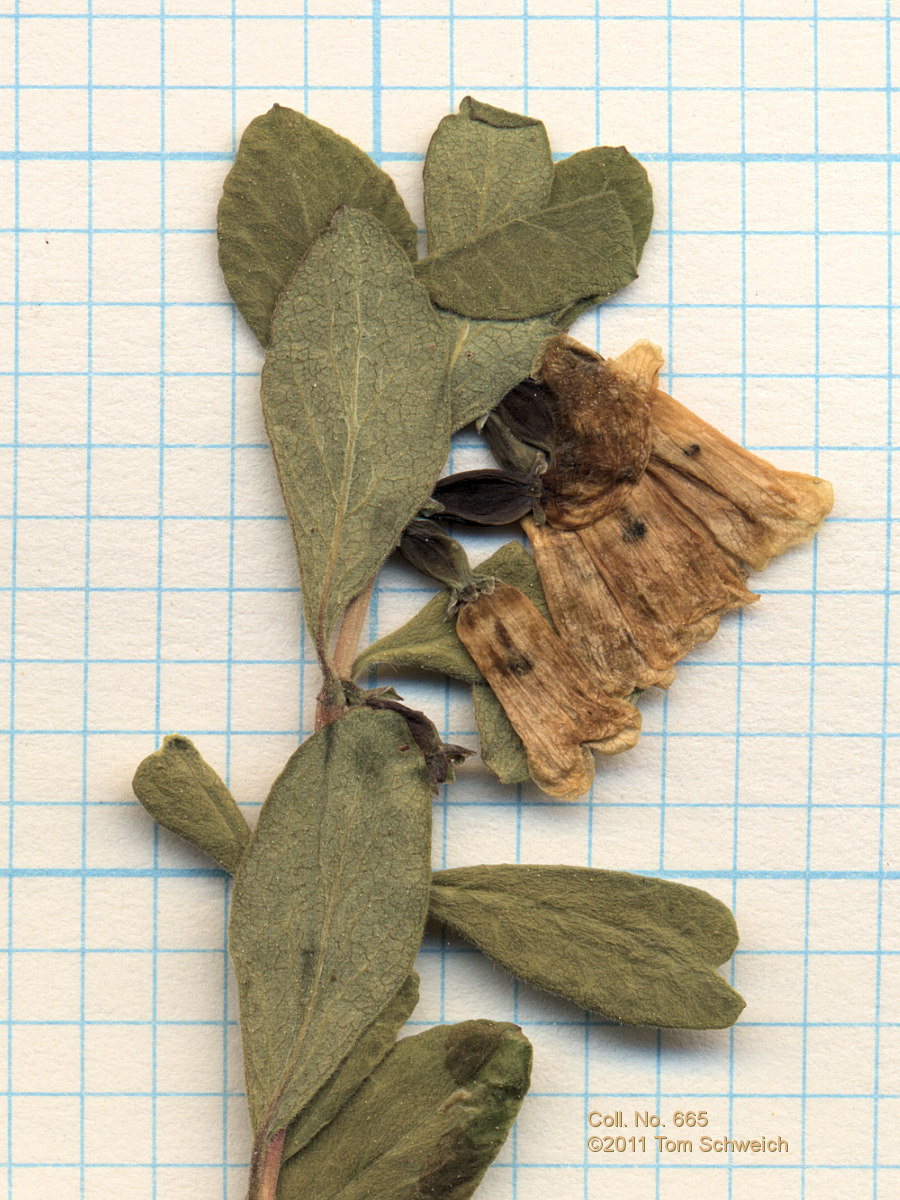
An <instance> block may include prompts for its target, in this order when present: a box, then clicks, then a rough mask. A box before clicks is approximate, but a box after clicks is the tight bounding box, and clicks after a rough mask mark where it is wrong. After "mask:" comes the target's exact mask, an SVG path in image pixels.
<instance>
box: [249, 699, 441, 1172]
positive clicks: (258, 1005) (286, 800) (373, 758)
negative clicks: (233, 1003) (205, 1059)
mask: <svg viewBox="0 0 900 1200" xmlns="http://www.w3.org/2000/svg"><path fill="white" fill-rule="evenodd" d="M430 840H431V787H430V784H429V781H428V777H427V774H426V771H425V765H424V761H423V759H422V755H421V754H420V753H419V751H418V750H417V749H416V747H415V745H413V744H412V739H411V738H410V736H409V730H408V729H407V726H406V722H405V721H404V720H403V718H402V717H400V716H399V715H398V714H397V713H392V712H376V711H374V710H373V709H368V708H354V709H351V710H350V711H349V712H347V713H346V714H345V715H344V716H342V717H341V718H340V719H339V720H337V721H334V722H333V723H332V724H330V725H327V726H326V727H325V728H324V729H322V730H320V731H319V732H318V733H315V734H313V736H312V737H311V738H310V739H309V740H308V741H306V742H304V743H303V745H302V746H301V747H300V748H299V750H297V751H296V753H295V754H294V755H293V756H292V757H291V758H290V759H289V761H288V763H287V766H286V767H285V769H284V770H283V771H282V773H281V775H279V777H278V778H277V779H276V780H275V783H274V784H273V785H272V790H271V792H270V793H269V797H268V799H267V800H266V803H265V805H264V806H263V808H262V811H261V813H260V817H259V823H258V825H257V827H256V832H255V834H254V837H253V841H252V842H251V843H250V848H249V849H248V851H247V853H246V854H245V855H244V858H243V861H242V862H241V867H240V870H239V871H238V874H237V877H236V879H235V884H234V901H233V903H232V908H231V926H230V945H231V955H232V958H233V960H234V965H235V970H236V972H237V980H238V990H239V993H240V1004H241V1028H242V1033H243V1041H244V1066H245V1074H246V1080H247V1099H248V1103H249V1105H250V1118H251V1122H252V1125H253V1129H254V1132H255V1134H256V1146H257V1151H259V1150H260V1149H261V1148H262V1147H264V1146H265V1145H266V1144H267V1143H268V1142H269V1141H271V1139H272V1137H273V1136H274V1135H275V1134H276V1133H277V1132H278V1131H279V1130H280V1129H282V1128H284V1126H286V1125H287V1124H288V1122H289V1121H291V1120H292V1119H293V1118H294V1117H295V1116H296V1115H297V1113H299V1112H300V1110H301V1109H302V1108H303V1106H304V1105H305V1104H307V1103H308V1101H309V1100H311V1099H312V1097H313V1096H314V1095H315V1094H316V1092H317V1091H318V1090H319V1088H321V1087H322V1085H323V1084H324V1083H325V1082H326V1080H328V1079H329V1078H330V1077H331V1076H332V1075H333V1074H334V1072H335V1071H336V1070H337V1068H338V1067H339V1066H340V1064H341V1062H342V1061H343V1060H344V1059H345V1058H346V1057H347V1055H348V1054H349V1053H350V1051H351V1050H352V1048H353V1046H354V1043H355V1042H356V1041H357V1039H358V1038H359V1036H360V1034H362V1032H363V1030H364V1029H365V1028H366V1026H368V1025H370V1024H371V1023H372V1021H373V1020H375V1018H376V1017H377V1016H378V1014H379V1013H380V1012H381V1011H382V1010H383V1009H384V1007H385V1005H386V1004H387V1003H388V1001H389V1000H390V999H391V998H392V997H393V996H394V995H395V994H396V992H397V989H398V988H399V987H400V985H401V984H402V983H403V981H404V980H405V979H406V977H407V975H408V974H409V972H410V968H411V967H412V963H413V959H414V958H415V955H416V951H417V950H418V947H419V941H420V939H421V936H422V928H423V925H424V921H425V912H426V908H427V905H428V883H429V855H430Z"/></svg>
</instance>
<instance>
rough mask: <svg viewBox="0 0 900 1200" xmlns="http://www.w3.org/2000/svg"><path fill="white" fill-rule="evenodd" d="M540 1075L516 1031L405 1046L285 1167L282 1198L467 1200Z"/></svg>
mask: <svg viewBox="0 0 900 1200" xmlns="http://www.w3.org/2000/svg"><path fill="white" fill-rule="evenodd" d="M530 1077H531V1044H530V1043H529V1041H528V1039H527V1038H526V1037H525V1036H524V1035H523V1033H522V1031H521V1029H519V1028H518V1026H516V1025H509V1024H505V1023H499V1022H494V1021H464V1022H462V1023H461V1024H459V1025H438V1026H437V1027H435V1028H434V1029H428V1030H426V1031H425V1032H424V1033H419V1034H416V1035H415V1036H414V1037H409V1038H404V1040H403V1041H401V1042H398V1043H397V1045H396V1046H395V1047H394V1049H393V1050H392V1051H391V1052H390V1054H389V1055H388V1056H387V1058H385V1059H384V1061H383V1062H382V1063H381V1064H380V1066H378V1067H376V1068H375V1070H374V1071H373V1072H372V1074H371V1075H370V1077H369V1078H368V1079H367V1080H366V1082H365V1083H364V1084H363V1085H362V1087H361V1088H360V1089H359V1091H358V1092H357V1093H356V1094H355V1095H354V1096H353V1097H352V1099H350V1100H349V1101H348V1103H347V1104H346V1105H345V1106H344V1108H343V1109H342V1110H341V1112H339V1113H338V1115H337V1116H336V1117H335V1118H334V1120H333V1121H332V1122H331V1124H330V1125H327V1126H326V1127H325V1128H324V1129H323V1130H322V1132H321V1133H320V1134H319V1136H318V1137H317V1138H315V1139H314V1140H313V1141H312V1142H310V1143H309V1145H308V1146H307V1147H306V1148H305V1149H304V1150H303V1151H302V1152H301V1153H300V1154H297V1155H295V1156H294V1157H293V1158H291V1159H289V1160H288V1161H287V1162H286V1163H284V1165H283V1166H282V1169H281V1175H280V1178H279V1181H278V1192H277V1198H278V1200H309V1198H310V1197H315V1198H316V1200H466V1198H467V1197H469V1196H471V1195H472V1193H473V1192H474V1191H475V1188H476V1187H477V1186H478V1183H479V1182H480V1180H481V1179H482V1177H483V1175H484V1172H485V1171H486V1170H487V1168H488V1166H489V1165H490V1163H491V1161H492V1159H493V1158H494V1157H495V1155H496V1154H497V1152H498V1150H499V1149H500V1147H501V1146H502V1145H503V1143H504V1141H505V1140H506V1136H507V1134H508V1133H509V1129H510V1126H511V1125H512V1123H513V1121H514V1120H515V1118H516V1114H517V1113H518V1111H519V1107H520V1105H521V1103H522V1098H523V1097H524V1095H525V1093H526V1091H527V1090H528V1085H529V1082H530Z"/></svg>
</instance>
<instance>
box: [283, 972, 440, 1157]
mask: <svg viewBox="0 0 900 1200" xmlns="http://www.w3.org/2000/svg"><path fill="white" fill-rule="evenodd" d="M418 1002H419V976H418V975H417V974H416V972H415V971H410V973H409V975H407V977H406V979H405V980H404V981H403V983H402V984H401V985H400V987H399V989H398V991H397V993H396V995H394V996H392V997H391V999H390V1000H389V1001H388V1002H387V1004H386V1005H385V1006H384V1008H383V1009H382V1010H381V1012H380V1013H379V1014H378V1016H377V1017H376V1018H375V1020H374V1021H373V1022H372V1023H371V1025H369V1027H368V1028H367V1029H364V1030H363V1032H362V1033H361V1034H360V1036H359V1040H358V1041H357V1042H356V1044H355V1045H354V1047H353V1049H352V1050H351V1051H350V1053H349V1054H348V1055H347V1057H346V1058H345V1059H344V1061H343V1062H342V1063H341V1065H340V1066H339V1067H338V1069H337V1070H336V1071H335V1073H334V1074H333V1075H332V1076H331V1078H330V1079H329V1080H328V1081H327V1082H326V1083H323V1084H322V1086H321V1087H320V1088H319V1090H318V1091H317V1092H316V1094H315V1095H314V1096H313V1098H312V1099H311V1100H310V1102H309V1104H307V1105H306V1106H305V1107H304V1109H303V1111H302V1112H301V1113H299V1114H298V1115H297V1116H296V1117H295V1118H294V1120H293V1121H291V1123H290V1125H289V1126H288V1130H287V1134H286V1135H285V1139H284V1148H283V1150H282V1154H281V1157H282V1159H288V1158H290V1157H291V1155H292V1154H296V1153H297V1152H298V1151H299V1150H302V1149H303V1147H304V1146H305V1145H306V1143H307V1142H309V1141H311V1140H312V1138H314V1137H315V1136H316V1134H317V1133H318V1132H319V1130H320V1129H323V1128H324V1127H325V1126H326V1125H327V1124H328V1122H329V1121H330V1120H332V1119H333V1117H334V1116H335V1115H336V1114H337V1113H339V1112H340V1111H341V1109H342V1108H343V1107H344V1105H345V1104H346V1102H347V1101H348V1100H349V1099H350V1097H351V1096H352V1095H353V1093H354V1092H355V1091H356V1090H357V1088H358V1087H359V1086H360V1085H361V1084H362V1083H363V1081H364V1080H366V1079H368V1077H369V1075H371V1073H372V1071H374V1069H375V1068H376V1067H377V1066H378V1064H379V1063H380V1062H381V1060H382V1059H383V1058H384V1056H385V1055H386V1054H387V1053H388V1052H389V1051H390V1050H391V1048H392V1047H393V1045H394V1043H395V1042H396V1041H397V1034H398V1033H399V1032H400V1030H401V1029H402V1028H403V1026H404V1025H405V1024H406V1022H407V1021H408V1020H409V1018H410V1015H411V1014H412V1011H413V1009H414V1008H415V1007H416V1004H418Z"/></svg>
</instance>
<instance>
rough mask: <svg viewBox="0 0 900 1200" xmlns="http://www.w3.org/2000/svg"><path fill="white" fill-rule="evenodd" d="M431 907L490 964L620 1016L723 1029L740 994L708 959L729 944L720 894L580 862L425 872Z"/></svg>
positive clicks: (714, 959) (730, 929)
mask: <svg viewBox="0 0 900 1200" xmlns="http://www.w3.org/2000/svg"><path fill="white" fill-rule="evenodd" d="M430 914H431V916H432V917H434V918H435V919H436V920H438V921H442V922H444V923H445V924H446V925H449V926H450V928H451V929H454V930H455V931H456V932H457V933H458V934H460V935H461V936H462V937H464V938H465V939H466V940H467V941H470V942H472V943H473V944H474V945H476V946H478V948H479V949H480V950H483V951H484V953H485V954H488V955H489V956H490V957H491V958H493V959H495V960H496V961H497V962H498V963H500V965H501V966H503V967H505V968H506V969H507V970H508V971H511V972H512V973H513V974H514V975H517V976H518V977H519V978H520V979H524V980H525V981H526V982H528V983H530V984H533V985H534V986H535V987H538V988H544V989H546V990H547V991H550V992H556V993H557V994H558V995H560V996H564V997H565V998H566V999H568V1000H571V1001H573V1002H574V1003H575V1004H579V1005H581V1007H582V1008H586V1009H589V1010H591V1011H595V1012H600V1013H603V1014H604V1015H605V1016H607V1017H611V1018H612V1019H613V1020H615V1021H621V1022H623V1023H625V1024H627V1025H660V1026H663V1027H665V1028H676V1029H724V1028H725V1027H726V1026H728V1025H732V1024H734V1022H735V1021H736V1020H737V1018H738V1016H739V1014H740V1012H741V1010H742V1009H743V1007H744V1001H743V1000H742V999H741V997H740V996H739V995H738V994H737V992H735V991H733V990H732V989H731V988H730V987H729V986H728V984H727V983H726V982H725V980H724V979H723V978H722V977H721V976H720V975H718V974H717V973H716V970H715V968H716V967H717V966H719V965H720V964H721V963H724V962H726V961H727V959H728V958H730V957H731V955H732V954H733V953H734V949H735V947H736V946H737V942H738V935H737V929H736V927H735V924H734V917H733V916H732V915H731V913H730V912H729V910H728V909H727V908H726V907H725V905H724V904H722V902H721V901H720V900H716V899H715V898H714V897H713V896H710V895H708V893H706V892H703V891H700V890H699V889H698V888H693V887H687V886H686V885H684V884H681V883H670V882H669V881H668V880H665V879H653V878H648V877H645V876H641V875H629V874H626V873H625V872H623V871H596V870H591V869H589V868H585V867H538V866H479V867H461V868H458V869H456V870H450V871H436V872H435V873H434V875H433V877H432V886H431V901H430Z"/></svg>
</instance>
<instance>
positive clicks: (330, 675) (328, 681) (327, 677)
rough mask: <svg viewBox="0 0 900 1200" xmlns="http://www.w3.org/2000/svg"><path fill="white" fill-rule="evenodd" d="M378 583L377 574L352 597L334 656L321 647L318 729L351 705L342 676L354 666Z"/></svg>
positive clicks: (317, 703) (343, 618) (317, 707)
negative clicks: (321, 676) (373, 593)
mask: <svg viewBox="0 0 900 1200" xmlns="http://www.w3.org/2000/svg"><path fill="white" fill-rule="evenodd" d="M374 586H375V576H374V575H373V576H372V578H371V579H370V580H369V583H368V585H367V586H366V587H364V588H363V590H362V591H361V592H360V593H359V595H358V596H355V597H354V598H353V599H352V600H351V601H350V603H349V604H348V605H347V608H346V609H345V610H344V615H343V617H342V618H341V626H340V630H339V632H338V636H337V641H336V643H335V647H334V657H333V658H330V657H329V656H328V655H327V653H326V652H325V650H324V647H321V646H319V647H317V651H318V656H319V663H320V665H321V667H322V674H323V676H324V681H323V683H322V690H321V691H320V692H319V695H318V697H317V698H316V729H317V730H319V729H322V728H323V727H324V726H325V725H330V724H331V722H332V721H336V720H337V719H338V717H339V716H341V714H342V713H343V712H344V711H345V709H346V707H347V705H346V703H345V701H344V691H343V688H342V686H341V679H343V678H347V677H348V676H349V674H350V668H351V667H352V666H353V659H354V658H355V657H356V645H357V642H358V641H359V635H360V634H361V633H362V627H363V625H364V623H365V620H366V613H367V611H368V608H369V601H370V600H371V598H372V589H373V588H374Z"/></svg>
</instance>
